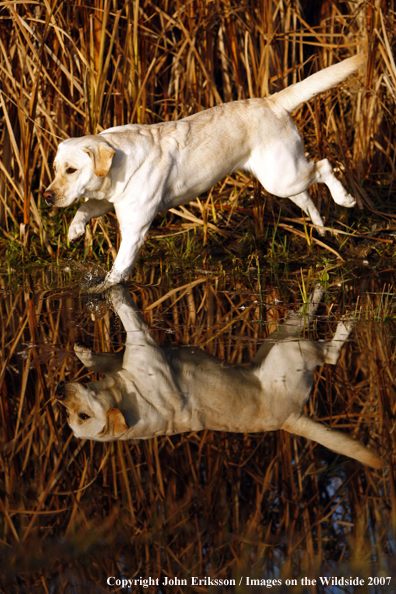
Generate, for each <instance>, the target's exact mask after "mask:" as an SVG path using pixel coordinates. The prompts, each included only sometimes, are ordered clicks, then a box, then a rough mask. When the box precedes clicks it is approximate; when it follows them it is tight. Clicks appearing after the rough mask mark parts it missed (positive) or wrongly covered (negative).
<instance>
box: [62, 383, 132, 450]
mask: <svg viewBox="0 0 396 594" xmlns="http://www.w3.org/2000/svg"><path fill="white" fill-rule="evenodd" d="M114 384H115V382H114V380H113V379H111V378H107V379H105V380H102V381H100V382H92V383H89V384H86V385H83V384H80V383H78V382H67V383H64V382H61V383H60V384H58V386H57V388H56V391H55V398H56V399H57V400H58V401H59V402H60V403H61V404H63V406H64V407H65V408H66V411H67V422H68V424H69V426H70V428H71V430H72V431H73V433H74V435H75V436H76V437H78V438H80V439H93V440H97V441H112V440H114V439H118V438H119V437H120V436H121V435H122V434H123V433H124V432H125V431H126V430H127V429H128V428H129V427H128V425H127V424H126V422H125V419H124V416H123V414H122V413H121V411H120V410H119V409H118V408H116V407H115V403H116V398H115V396H116V388H115V385H114Z"/></svg>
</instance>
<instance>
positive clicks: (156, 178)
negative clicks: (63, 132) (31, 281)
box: [44, 55, 366, 293]
mask: <svg viewBox="0 0 396 594" xmlns="http://www.w3.org/2000/svg"><path fill="white" fill-rule="evenodd" d="M365 61H366V58H365V56H364V55H357V56H354V57H352V58H348V59H347V60H344V61H342V62H340V63H339V64H335V65H334V66H330V67H329V68H326V69H324V70H322V71H320V72H317V73H316V74H313V75H312V76H310V77H308V78H307V79H305V80H304V81H302V82H299V83H296V84H294V85H292V86H290V87H288V88H287V89H284V90H283V91H280V92H279V93H275V94H274V95H272V96H270V97H268V98H265V99H247V100H243V101H235V102H232V103H226V104H223V105H218V106H217V107H213V108H212V109H208V110H206V111H201V112H199V113H196V114H195V115H192V116H189V117H187V118H184V119H182V120H179V121H177V122H165V123H160V124H153V125H150V126H144V125H138V124H130V125H126V126H118V127H115V128H110V129H108V130H105V131H104V132H102V133H101V134H98V135H95V136H83V137H81V138H70V139H68V140H65V141H63V142H61V143H60V145H59V148H58V152H57V155H56V158H55V162H54V165H55V171H56V174H55V178H54V180H53V182H52V183H51V184H50V185H49V187H48V188H47V190H46V191H45V192H44V197H45V199H46V201H47V203H48V204H53V205H55V206H69V205H70V204H73V202H75V201H76V200H79V199H80V198H83V197H85V198H87V199H88V200H87V202H85V203H84V204H83V205H82V206H81V208H80V209H79V210H78V211H77V214H76V216H75V217H74V219H73V221H72V223H71V225H70V228H69V240H70V241H75V240H76V239H78V238H79V237H81V235H83V234H84V232H85V226H86V224H87V223H88V222H89V221H90V220H91V218H93V217H99V216H101V215H103V214H105V213H107V212H110V211H113V210H115V212H116V215H117V219H118V222H119V225H120V231H121V236H122V241H121V245H120V249H119V252H118V254H117V258H116V260H115V262H114V265H113V267H112V269H111V271H110V272H109V273H108V274H107V276H106V278H105V280H104V281H103V282H101V283H100V284H98V285H96V286H94V287H91V288H90V289H89V291H91V292H97V293H100V292H102V291H104V290H105V289H107V288H109V287H111V286H112V285H114V284H117V283H119V282H122V281H123V280H126V279H127V278H128V276H129V274H130V272H131V270H132V268H133V265H134V263H135V261H136V258H137V257H138V254H139V250H140V248H141V246H142V245H143V242H144V238H145V236H146V234H147V232H148V230H149V228H150V225H151V223H152V221H153V219H154V217H155V216H156V214H157V213H158V212H164V211H166V210H168V209H169V208H173V207H175V206H179V205H181V204H185V203H187V202H189V201H190V200H192V199H194V198H195V197H196V196H199V195H200V194H202V192H205V191H206V190H208V189H209V188H211V187H212V186H213V185H214V184H215V183H216V182H218V181H219V180H221V179H222V178H223V177H224V176H226V175H227V174H229V173H231V172H233V171H235V170H246V171H248V172H251V173H253V174H254V175H255V176H256V177H257V179H258V180H259V181H260V182H261V183H262V185H263V186H264V188H265V189H266V190H267V191H268V192H271V193H272V194H274V195H275V196H279V197H281V198H290V200H292V201H293V202H294V203H295V204H297V205H298V206H299V207H301V208H302V210H303V211H304V212H305V213H306V214H307V215H308V216H310V217H311V220H312V222H313V223H314V224H315V225H316V226H317V227H318V230H319V231H320V227H323V221H322V218H321V216H320V214H319V212H318V210H317V208H316V207H315V205H314V203H313V202H312V200H311V198H310V196H309V194H308V192H307V190H308V188H309V187H310V186H311V185H312V184H314V183H317V182H322V183H324V184H326V185H327V186H328V188H329V190H330V193H331V195H332V197H333V199H334V201H335V202H336V203H337V204H340V205H342V206H347V207H352V206H354V205H355V199H354V198H353V197H352V196H350V195H349V194H347V192H346V190H345V189H344V187H343V186H342V184H341V183H340V182H339V181H338V179H337V178H336V177H335V176H334V173H333V170H332V167H331V165H330V163H329V161H328V160H327V159H323V160H322V161H319V162H318V163H314V162H313V161H311V162H308V160H307V158H306V156H305V153H304V145H303V141H302V138H301V136H300V134H299V132H298V130H297V127H296V125H295V123H294V121H293V119H292V118H291V116H290V114H291V113H292V111H293V110H294V109H296V108H297V107H298V106H299V105H300V104H301V103H303V102H304V101H309V100H310V99H312V98H313V97H315V96H316V95H317V94H319V93H321V92H323V91H326V90H327V89H330V88H332V87H334V86H335V85H338V84H339V83H340V82H342V81H343V80H344V79H345V78H347V77H348V76H349V75H350V74H352V73H353V72H355V71H356V70H357V69H358V68H360V67H361V66H362V65H363V64H364V63H365ZM322 234H323V233H322Z"/></svg>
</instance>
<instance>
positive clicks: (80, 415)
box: [78, 413, 91, 421]
mask: <svg viewBox="0 0 396 594" xmlns="http://www.w3.org/2000/svg"><path fill="white" fill-rule="evenodd" d="M78 416H79V417H80V419H82V420H83V421H86V420H87V419H90V418H91V417H90V416H89V415H86V414H85V413H80V414H79V415H78Z"/></svg>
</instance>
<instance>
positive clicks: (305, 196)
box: [289, 191, 326, 235]
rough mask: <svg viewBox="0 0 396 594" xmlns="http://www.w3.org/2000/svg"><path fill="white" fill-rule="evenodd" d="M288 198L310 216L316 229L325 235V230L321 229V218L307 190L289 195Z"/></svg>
mask: <svg viewBox="0 0 396 594" xmlns="http://www.w3.org/2000/svg"><path fill="white" fill-rule="evenodd" d="M289 200H291V201H292V202H294V204H297V206H299V207H300V208H301V210H303V211H304V212H305V214H306V215H308V216H309V217H311V221H312V222H313V224H314V225H316V230H317V231H318V233H320V235H325V233H326V231H325V230H324V229H321V227H323V219H322V217H321V216H320V214H319V211H318V209H317V208H316V206H315V204H314V203H313V201H312V199H311V196H310V195H309V193H308V192H307V191H305V192H301V193H300V194H296V196H289Z"/></svg>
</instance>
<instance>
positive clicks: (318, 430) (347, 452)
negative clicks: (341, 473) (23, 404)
mask: <svg viewBox="0 0 396 594" xmlns="http://www.w3.org/2000/svg"><path fill="white" fill-rule="evenodd" d="M282 429H285V430H286V431H288V432H289V433H294V434H295V435H301V436H302V437H306V438H307V439H312V440H313V441H317V442H318V443H321V444H322V445H324V446H325V447H326V448H329V450H332V451H333V452H336V453H337V454H343V455H344V456H349V457H350V458H354V459H355V460H359V462H361V463H362V464H367V466H372V467H373V468H382V467H383V466H385V462H384V460H382V458H380V457H379V456H378V454H376V453H375V452H373V451H372V450H369V449H368V448H366V447H365V446H364V445H362V444H361V443H359V442H358V441H356V440H354V439H352V438H351V437H348V435H345V434H344V433H341V432H340V431H334V430H333V429H330V428H329V427H326V426H325V425H322V424H321V423H317V422H316V421H313V420H312V419H310V418H309V417H306V416H305V415H295V416H294V415H293V416H291V417H289V419H288V421H287V422H286V423H285V424H284V425H283V426H282Z"/></svg>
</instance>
